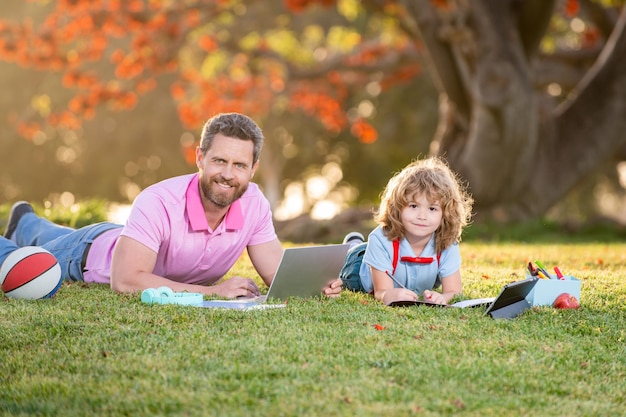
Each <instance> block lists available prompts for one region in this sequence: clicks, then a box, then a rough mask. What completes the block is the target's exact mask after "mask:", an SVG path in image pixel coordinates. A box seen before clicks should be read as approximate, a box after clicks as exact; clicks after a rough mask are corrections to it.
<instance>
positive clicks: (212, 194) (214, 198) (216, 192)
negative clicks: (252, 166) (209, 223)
mask: <svg viewBox="0 0 626 417" xmlns="http://www.w3.org/2000/svg"><path fill="white" fill-rule="evenodd" d="M216 182H217V183H219V184H228V185H230V186H232V187H233V188H231V189H228V190H223V189H221V188H219V185H218V184H216ZM247 189H248V184H246V185H244V186H241V185H240V184H239V183H237V182H236V181H226V180H224V179H223V178H222V177H220V176H219V175H218V176H215V177H212V178H209V179H205V178H204V177H200V192H201V193H202V196H203V197H204V198H205V199H207V200H209V201H210V202H211V203H213V204H215V205H216V206H218V207H221V208H226V207H228V206H230V205H231V204H232V203H233V201H235V200H237V199H239V197H241V196H242V195H243V193H245V192H246V190H247ZM231 191H234V193H232V194H231Z"/></svg>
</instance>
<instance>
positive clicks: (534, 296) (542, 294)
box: [526, 275, 581, 306]
mask: <svg viewBox="0 0 626 417" xmlns="http://www.w3.org/2000/svg"><path fill="white" fill-rule="evenodd" d="M564 278H565V279H558V278H557V277H556V275H550V279H539V280H538V281H537V283H536V284H535V286H534V287H533V289H532V290H531V291H530V293H528V296H527V297H526V300H527V301H528V302H529V303H530V305H531V306H551V305H552V304H554V300H556V297H558V296H559V295H561V294H563V293H564V292H565V293H568V294H571V295H573V296H574V297H576V299H577V300H578V301H579V302H580V287H581V282H580V280H579V279H577V278H574V277H572V276H568V275H565V276H564Z"/></svg>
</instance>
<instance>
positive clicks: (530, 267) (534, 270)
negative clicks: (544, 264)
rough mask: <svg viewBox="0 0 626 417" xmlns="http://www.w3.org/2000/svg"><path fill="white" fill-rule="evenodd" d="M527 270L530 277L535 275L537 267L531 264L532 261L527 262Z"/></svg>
mask: <svg viewBox="0 0 626 417" xmlns="http://www.w3.org/2000/svg"><path fill="white" fill-rule="evenodd" d="M528 272H530V276H532V277H536V276H537V268H535V267H534V266H533V263H532V262H528Z"/></svg>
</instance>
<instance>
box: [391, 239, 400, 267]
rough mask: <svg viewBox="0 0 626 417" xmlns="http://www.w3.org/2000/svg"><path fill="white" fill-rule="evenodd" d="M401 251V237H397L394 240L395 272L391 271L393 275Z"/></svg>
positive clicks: (393, 264)
mask: <svg viewBox="0 0 626 417" xmlns="http://www.w3.org/2000/svg"><path fill="white" fill-rule="evenodd" d="M399 253H400V239H396V240H394V241H393V261H392V262H393V263H392V266H393V272H392V273H391V275H395V274H396V266H397V265H398V257H399V255H398V254H399Z"/></svg>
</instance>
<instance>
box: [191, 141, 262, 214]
mask: <svg viewBox="0 0 626 417" xmlns="http://www.w3.org/2000/svg"><path fill="white" fill-rule="evenodd" d="M253 150H254V143H253V142H252V141H250V140H241V139H237V138H231V137H227V136H224V135H222V134H219V133H218V134H217V135H216V136H215V138H214V139H213V144H212V145H211V148H210V149H209V150H208V151H207V153H206V154H202V152H201V151H200V148H196V164H197V166H198V169H199V172H200V193H201V196H202V201H203V202H207V201H208V202H210V203H212V204H214V205H215V206H217V207H220V208H226V207H228V206H230V204H231V203H232V202H233V201H235V200H237V199H238V198H239V197H241V196H242V195H243V193H245V191H246V190H247V189H248V183H249V182H250V180H251V179H252V176H253V175H254V172H255V171H256V167H257V164H253V163H252V160H253V156H252V155H253Z"/></svg>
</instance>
